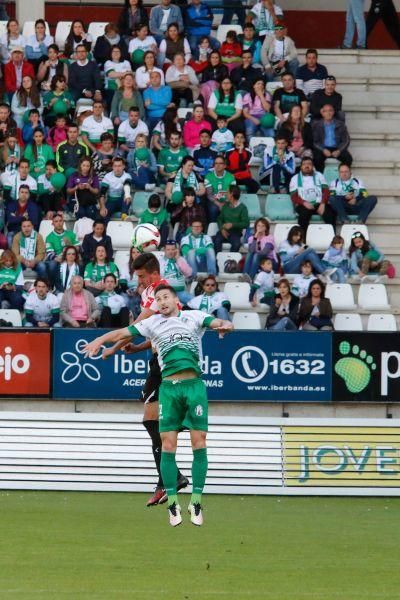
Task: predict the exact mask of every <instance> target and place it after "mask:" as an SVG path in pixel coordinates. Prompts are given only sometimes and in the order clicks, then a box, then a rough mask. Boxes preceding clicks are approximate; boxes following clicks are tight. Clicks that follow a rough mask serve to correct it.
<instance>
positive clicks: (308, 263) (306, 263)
mask: <svg viewBox="0 0 400 600" xmlns="http://www.w3.org/2000/svg"><path fill="white" fill-rule="evenodd" d="M304 265H308V266H309V267H311V268H312V262H311V260H308V259H306V260H303V262H302V263H301V265H300V267H304Z"/></svg>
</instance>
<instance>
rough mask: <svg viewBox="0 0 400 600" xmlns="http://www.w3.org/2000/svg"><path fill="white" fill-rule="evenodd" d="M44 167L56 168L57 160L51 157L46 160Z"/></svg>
mask: <svg viewBox="0 0 400 600" xmlns="http://www.w3.org/2000/svg"><path fill="white" fill-rule="evenodd" d="M46 167H53V169H57V162H56V161H55V160H53V159H50V160H48V161H46Z"/></svg>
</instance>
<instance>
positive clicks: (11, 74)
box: [4, 46, 35, 100]
mask: <svg viewBox="0 0 400 600" xmlns="http://www.w3.org/2000/svg"><path fill="white" fill-rule="evenodd" d="M26 76H29V77H31V78H32V79H34V78H35V71H34V68H33V66H32V65H31V63H30V62H28V61H27V60H24V49H23V48H22V46H14V48H13V49H12V50H11V60H10V62H8V63H7V64H6V65H4V87H5V90H6V92H7V93H8V96H9V98H10V100H11V97H12V94H14V92H16V91H17V90H18V89H19V88H20V87H21V85H22V79H23V78H24V77H26Z"/></svg>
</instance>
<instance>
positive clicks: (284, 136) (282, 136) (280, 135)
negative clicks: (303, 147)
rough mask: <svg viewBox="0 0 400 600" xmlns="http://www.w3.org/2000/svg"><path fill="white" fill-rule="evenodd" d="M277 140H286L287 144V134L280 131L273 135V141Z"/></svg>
mask: <svg viewBox="0 0 400 600" xmlns="http://www.w3.org/2000/svg"><path fill="white" fill-rule="evenodd" d="M279 140H281V141H284V142H286V143H287V144H288V143H289V140H288V138H287V135H285V134H284V133H282V132H281V131H280V132H279V133H278V134H277V135H276V136H275V142H278V141H279Z"/></svg>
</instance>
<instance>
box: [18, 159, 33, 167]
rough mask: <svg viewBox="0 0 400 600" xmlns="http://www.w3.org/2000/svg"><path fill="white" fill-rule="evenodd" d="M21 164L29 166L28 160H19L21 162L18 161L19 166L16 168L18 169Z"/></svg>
mask: <svg viewBox="0 0 400 600" xmlns="http://www.w3.org/2000/svg"><path fill="white" fill-rule="evenodd" d="M22 163H24V164H26V165H28V167H29V165H30V163H29V160H28V159H27V158H21V160H20V161H19V165H18V166H19V167H20V166H21V165H22Z"/></svg>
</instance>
